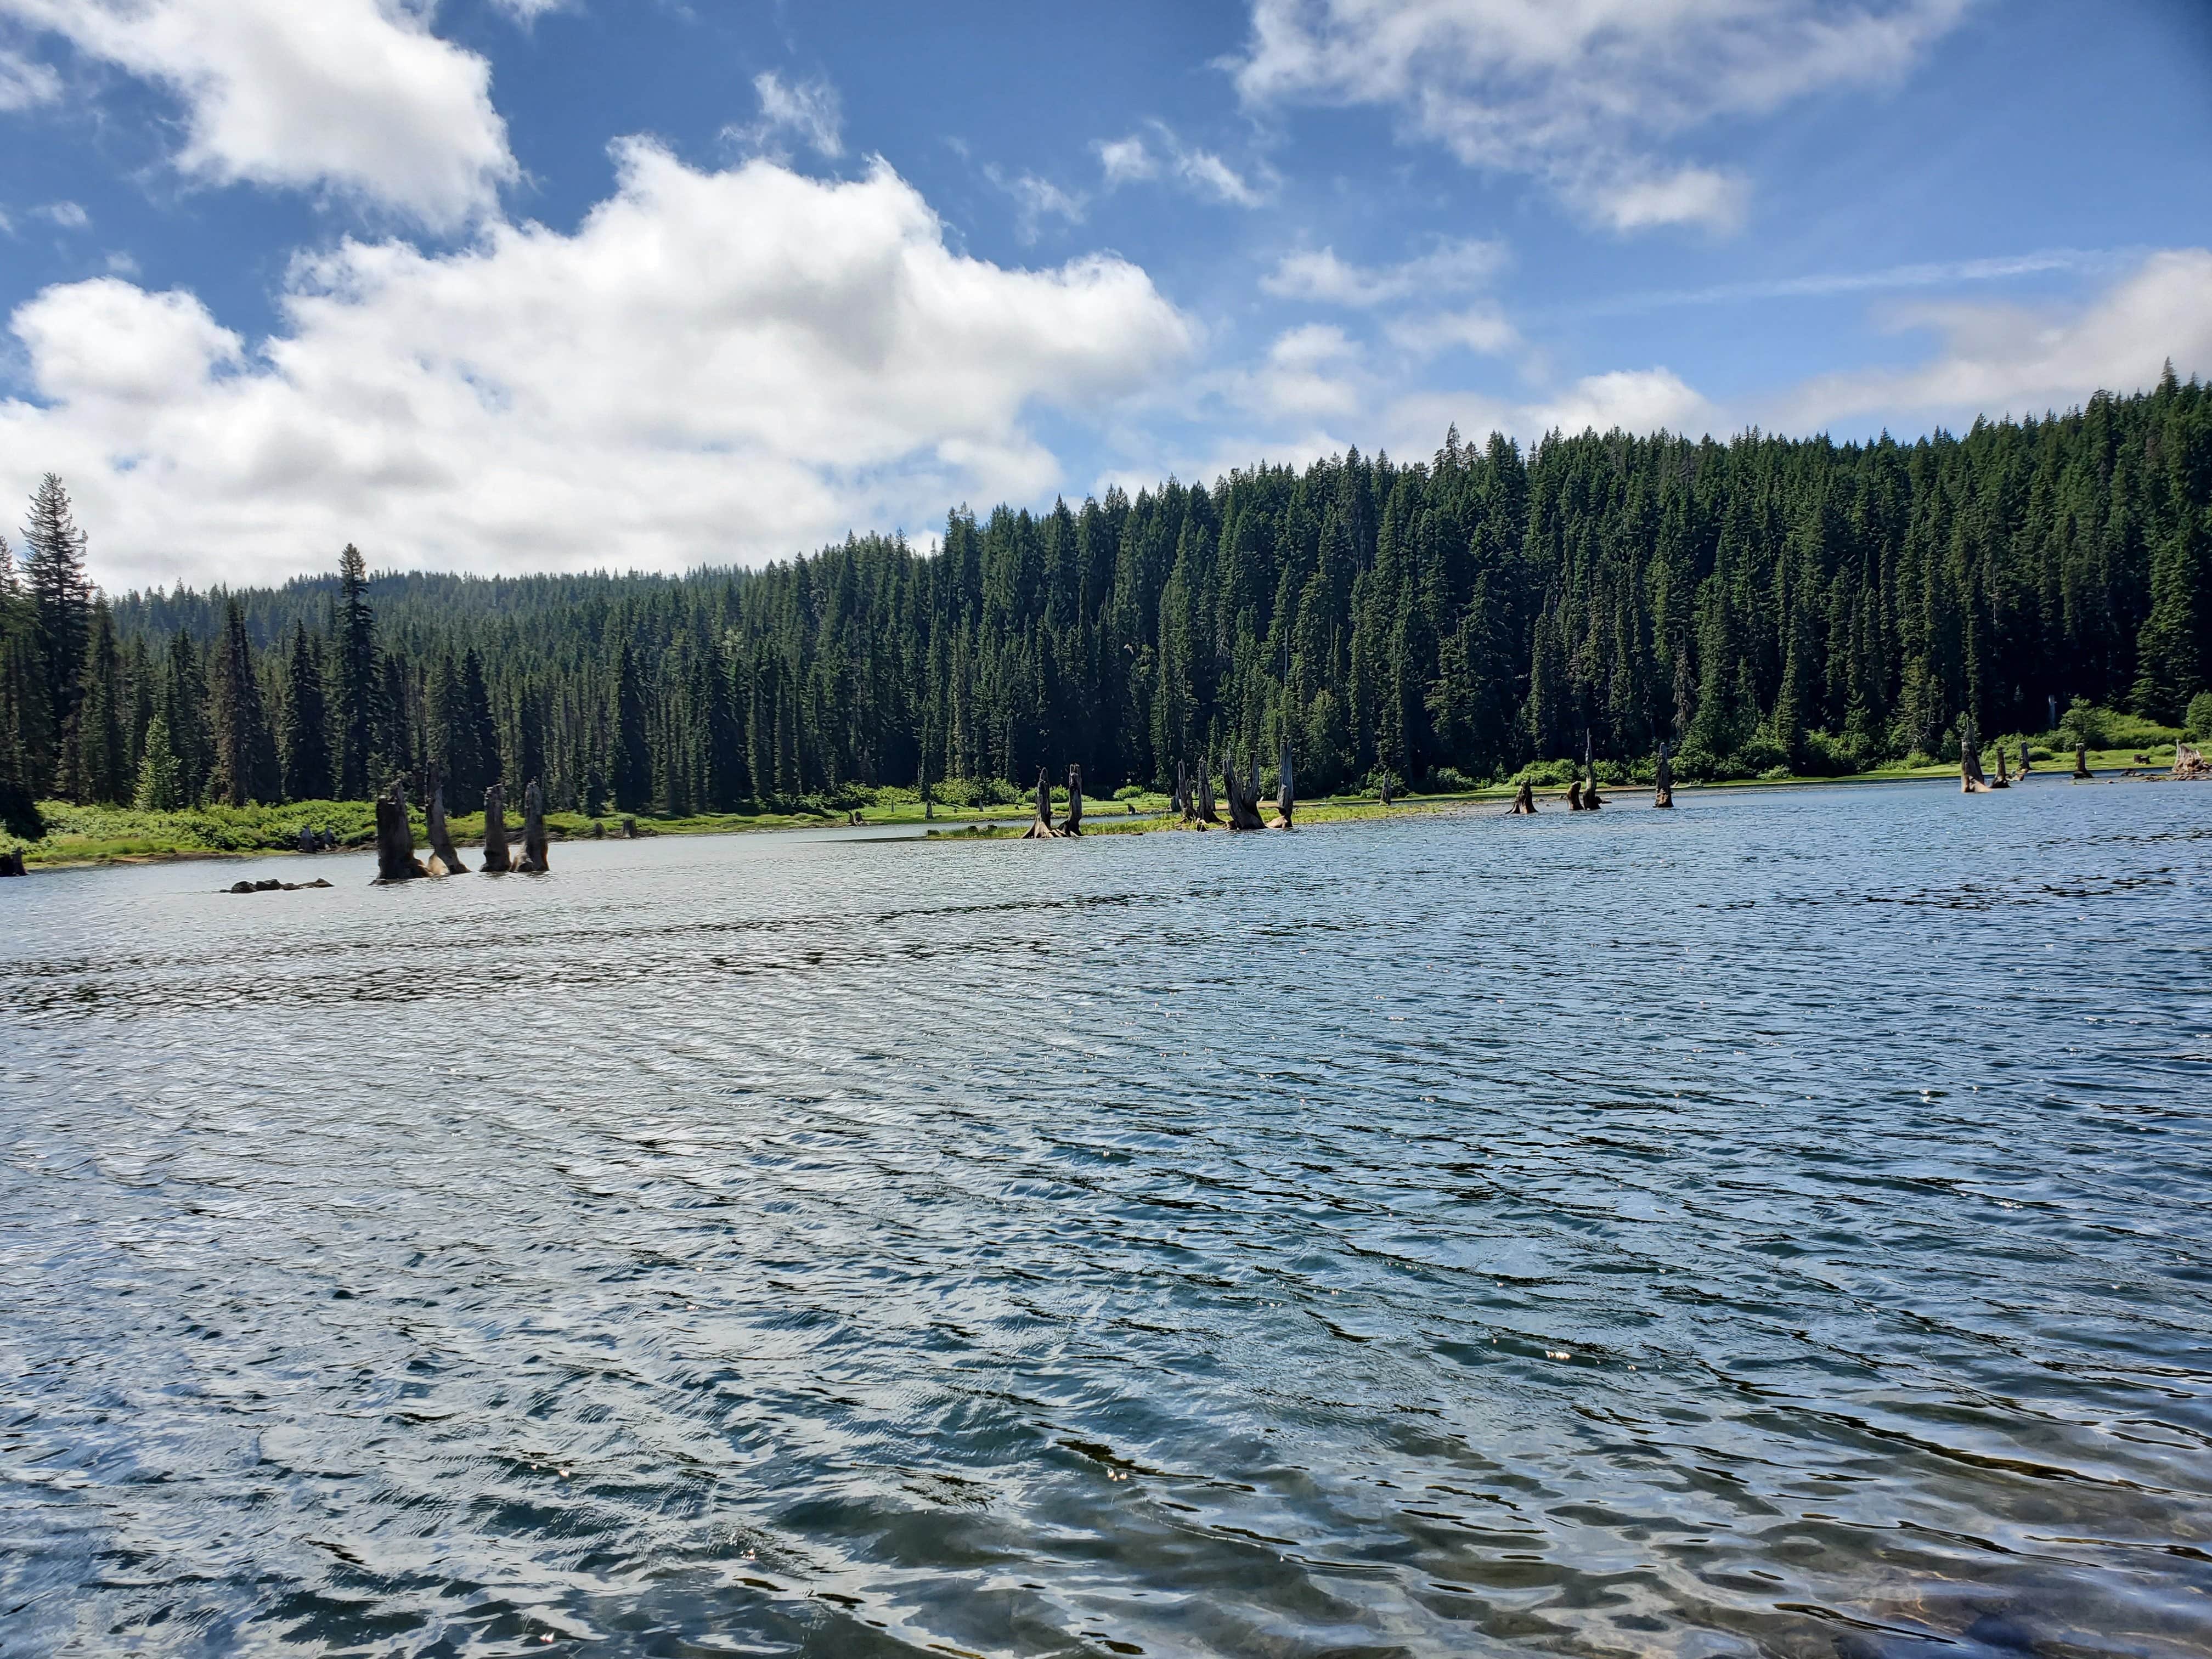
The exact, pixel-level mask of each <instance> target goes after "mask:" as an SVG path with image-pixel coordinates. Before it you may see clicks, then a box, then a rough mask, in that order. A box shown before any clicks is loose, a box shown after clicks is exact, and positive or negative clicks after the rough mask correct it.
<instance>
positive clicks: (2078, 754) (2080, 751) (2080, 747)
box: [2074, 743, 2096, 779]
mask: <svg viewBox="0 0 2212 1659" xmlns="http://www.w3.org/2000/svg"><path fill="white" fill-rule="evenodd" d="M2074 775H2075V778H2077V779H2081V778H2090V779H2093V778H2094V777H2095V776H2096V774H2095V773H2094V772H2092V771H2091V770H2090V769H2089V745H2088V744H2086V743H2077V744H2075V745H2074Z"/></svg>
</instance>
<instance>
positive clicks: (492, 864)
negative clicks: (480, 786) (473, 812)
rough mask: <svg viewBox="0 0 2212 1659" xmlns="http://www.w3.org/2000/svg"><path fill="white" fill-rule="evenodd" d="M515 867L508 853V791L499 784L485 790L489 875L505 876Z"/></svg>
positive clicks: (485, 823)
mask: <svg viewBox="0 0 2212 1659" xmlns="http://www.w3.org/2000/svg"><path fill="white" fill-rule="evenodd" d="M513 868H514V860H513V859H511V858H509V857H508V856H507V791H506V790H504V789H503V788H501V787H500V786H499V785H498V784H494V785H492V787H490V788H489V789H487V790H485V791H484V861H483V872H484V874H486V875H488V876H503V875H505V874H506V873H507V872H508V871H510V870H512V869H513Z"/></svg>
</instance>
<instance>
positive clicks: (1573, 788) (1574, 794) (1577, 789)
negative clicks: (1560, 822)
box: [1567, 778, 1583, 812]
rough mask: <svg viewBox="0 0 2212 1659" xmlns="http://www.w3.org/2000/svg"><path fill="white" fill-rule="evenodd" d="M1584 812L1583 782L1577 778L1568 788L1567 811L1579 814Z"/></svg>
mask: <svg viewBox="0 0 2212 1659" xmlns="http://www.w3.org/2000/svg"><path fill="white" fill-rule="evenodd" d="M1582 810H1583V781H1582V780H1581V779H1580V778H1577V779H1575V780H1574V781H1573V782H1571V783H1570V784H1568V786H1567V811H1570V812H1579V811H1582Z"/></svg>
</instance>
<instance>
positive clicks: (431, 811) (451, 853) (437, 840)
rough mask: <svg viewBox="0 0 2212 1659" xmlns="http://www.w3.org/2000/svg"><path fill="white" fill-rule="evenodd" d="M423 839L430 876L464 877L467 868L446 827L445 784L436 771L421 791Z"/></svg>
mask: <svg viewBox="0 0 2212 1659" xmlns="http://www.w3.org/2000/svg"><path fill="white" fill-rule="evenodd" d="M422 828H423V830H424V832H425V834H424V837H423V838H424V839H425V840H427V841H428V842H429V843H430V873H431V874H432V875H434V876H465V875H466V874H468V872H469V866H467V865H465V864H464V863H462V862H461V855H460V854H459V852H458V851H456V850H455V849H454V847H453V831H452V830H451V829H447V827H446V783H445V780H444V779H442V778H441V777H440V776H439V775H438V769H437V768H436V767H435V766H434V767H432V768H431V769H430V777H429V787H428V790H427V791H425V792H424V797H423V803H422Z"/></svg>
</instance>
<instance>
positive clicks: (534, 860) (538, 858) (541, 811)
mask: <svg viewBox="0 0 2212 1659" xmlns="http://www.w3.org/2000/svg"><path fill="white" fill-rule="evenodd" d="M546 851H547V848H546V845H545V797H544V795H543V794H541V793H539V792H538V780H537V779H535V778H532V779H531V781H530V784H529V787H527V788H526V789H524V790H523V792H522V862H521V863H520V864H518V865H516V866H514V867H515V868H516V869H517V870H520V871H521V872H524V873H525V874H526V875H533V876H542V875H544V873H545V872H547V871H549V870H550V869H551V868H552V867H553V866H552V865H551V864H550V862H548V861H547V859H546V856H545V855H546Z"/></svg>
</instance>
